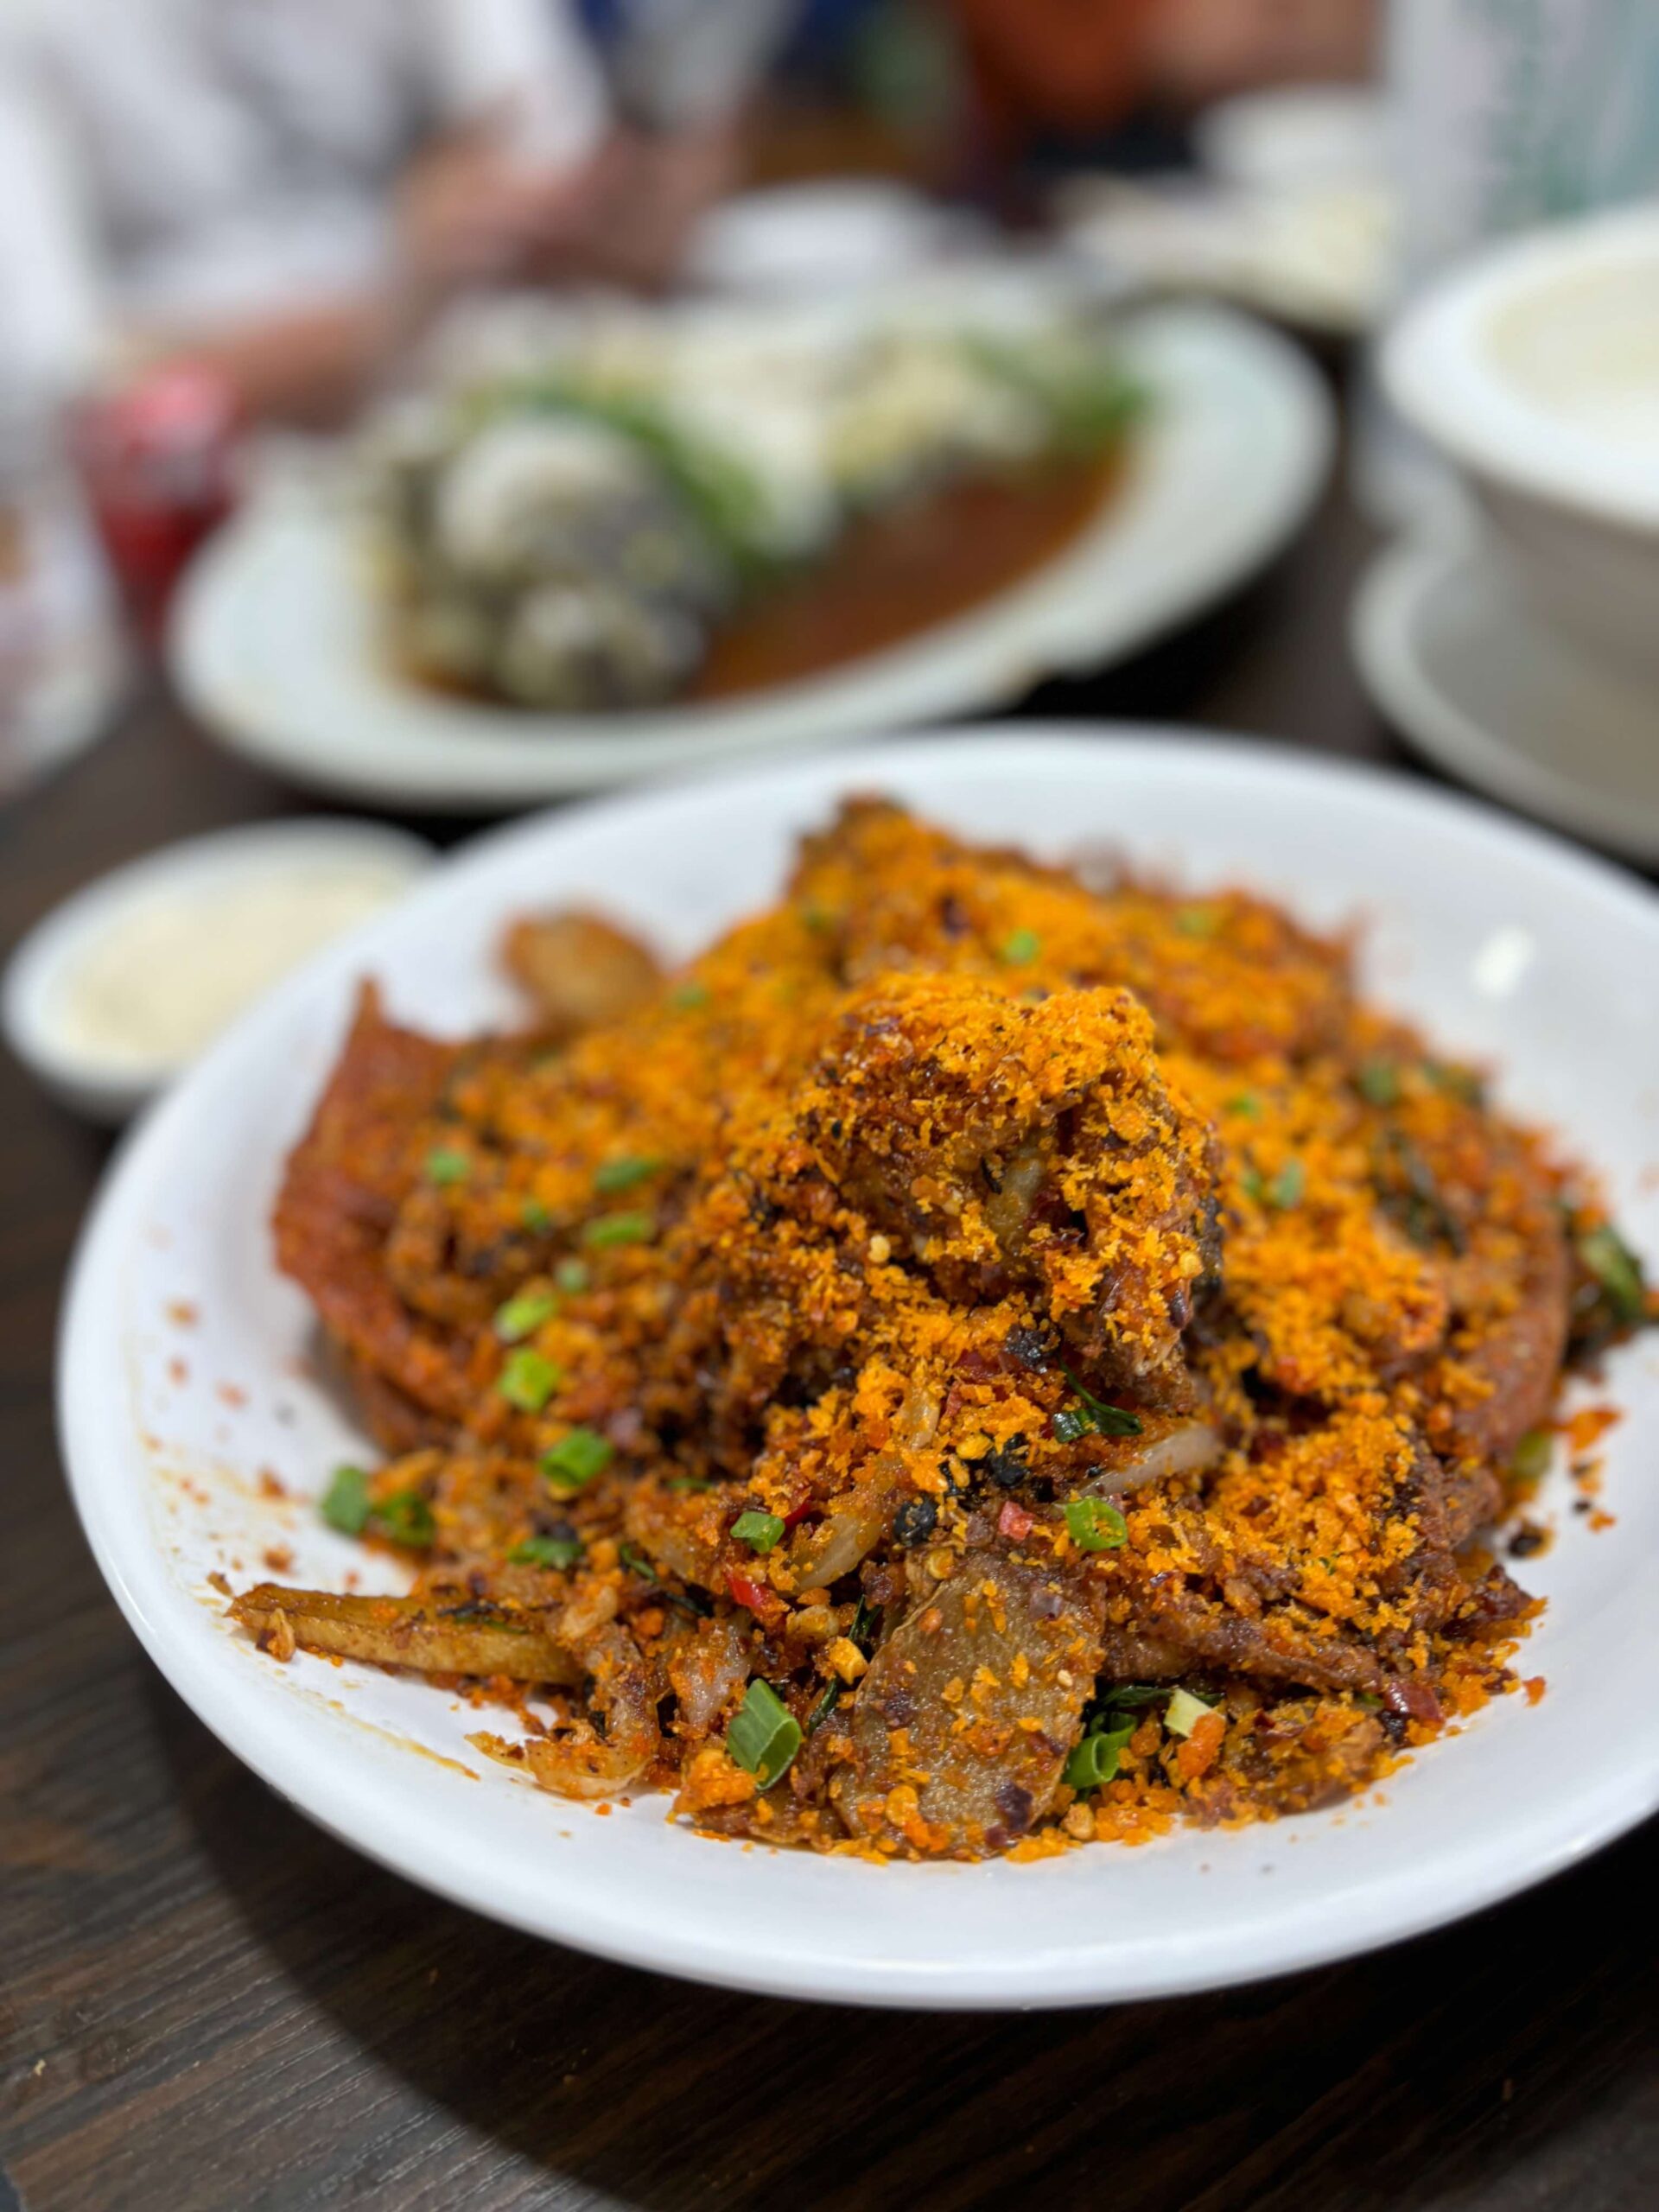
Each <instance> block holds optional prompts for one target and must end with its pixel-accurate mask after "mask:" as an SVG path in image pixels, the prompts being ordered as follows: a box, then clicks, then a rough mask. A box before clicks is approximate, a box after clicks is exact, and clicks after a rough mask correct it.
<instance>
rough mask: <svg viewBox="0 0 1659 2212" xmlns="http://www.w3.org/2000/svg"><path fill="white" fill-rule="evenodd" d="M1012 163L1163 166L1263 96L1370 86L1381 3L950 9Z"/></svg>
mask: <svg viewBox="0 0 1659 2212" xmlns="http://www.w3.org/2000/svg"><path fill="white" fill-rule="evenodd" d="M941 4H942V5H943V6H944V8H945V10H947V12H948V13H949V14H950V16H951V17H952V18H953V19H954V21H955V22H956V24H957V28H958V30H959V32H960V35H961V37H962V41H963V50H964V55H965V59H966V60H967V63H968V67H969V76H970V80H971V83H972V85H973V87H974V91H975V92H976V96H977V101H978V105H979V108H980V112H981V117H982V125H983V128H984V130H985V132H986V135H987V137H988V140H989V143H990V147H991V150H992V152H993V154H994V155H995V156H997V157H999V158H1000V159H1001V161H1003V162H1017V161H1018V160H1020V158H1022V157H1035V158H1036V159H1038V160H1039V161H1040V162H1045V163H1052V162H1057V161H1059V162H1063V161H1065V159H1067V158H1068V157H1069V158H1071V159H1077V160H1100V159H1102V158H1105V159H1111V158H1113V157H1114V156H1117V157H1119V158H1121V159H1122V160H1123V161H1124V162H1126V163H1127V164H1128V165H1130V166H1147V165H1160V164H1162V163H1165V162H1168V161H1170V160H1171V159H1172V158H1173V157H1174V156H1176V155H1177V154H1178V153H1179V151H1180V132H1181V128H1182V126H1183V124H1184V123H1185V118H1187V117H1189V116H1190V115H1192V113H1193V112H1194V111H1196V110H1198V108H1201V107H1203V106H1205V105H1208V104H1209V103H1210V102H1211V101H1212V100H1216V99H1223V98H1224V97H1225V96H1226V95H1227V94H1229V93H1230V92H1243V91H1245V90H1247V89H1249V87H1250V86H1257V85H1279V84H1287V83H1292V82H1297V81H1317V80H1330V79H1345V78H1357V77H1362V76H1368V75H1369V74H1370V70H1371V65H1372V60H1373V49H1374V43H1375V38H1376V17H1377V7H1376V0H941Z"/></svg>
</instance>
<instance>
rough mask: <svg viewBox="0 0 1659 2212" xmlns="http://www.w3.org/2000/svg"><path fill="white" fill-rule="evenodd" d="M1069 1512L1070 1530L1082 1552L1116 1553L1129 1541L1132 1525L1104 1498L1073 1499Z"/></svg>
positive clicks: (1067, 1516)
mask: <svg viewBox="0 0 1659 2212" xmlns="http://www.w3.org/2000/svg"><path fill="white" fill-rule="evenodd" d="M1065 1525H1066V1529H1067V1531H1068V1533H1069V1534H1070V1535H1071V1541H1072V1542H1073V1543H1074V1544H1075V1545H1076V1546H1077V1549H1078V1550H1079V1551H1080V1552H1115V1551H1116V1550H1117V1549H1118V1548H1119V1547H1120V1546H1121V1545H1122V1544H1124V1543H1126V1542H1127V1541H1128V1534H1129V1524H1128V1522H1127V1521H1126V1520H1125V1519H1124V1518H1123V1516H1122V1514H1121V1513H1120V1512H1119V1511H1118V1510H1117V1508H1116V1506H1115V1505H1113V1504H1111V1503H1109V1501H1108V1500H1107V1499H1105V1498H1103V1497H1074V1498H1071V1499H1069V1500H1068V1501H1067V1503H1066V1505H1065Z"/></svg>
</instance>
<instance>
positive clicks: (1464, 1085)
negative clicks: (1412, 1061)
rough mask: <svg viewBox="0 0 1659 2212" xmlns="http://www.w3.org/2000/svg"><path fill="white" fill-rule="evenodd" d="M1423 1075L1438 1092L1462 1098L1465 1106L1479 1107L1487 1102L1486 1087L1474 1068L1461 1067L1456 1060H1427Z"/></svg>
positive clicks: (1424, 1063)
mask: <svg viewBox="0 0 1659 2212" xmlns="http://www.w3.org/2000/svg"><path fill="white" fill-rule="evenodd" d="M1423 1073H1424V1074H1425V1075H1426V1076H1427V1078H1428V1080H1429V1081H1430V1082H1431V1083H1432V1084H1433V1086H1434V1088H1435V1090H1444V1091H1447V1092H1449V1093H1450V1094H1451V1096H1452V1097H1453V1098H1461V1099H1462V1101H1463V1103H1464V1104H1465V1106H1479V1105H1481V1104H1482V1103H1484V1100H1485V1096H1486V1085H1485V1084H1484V1082H1483V1081H1482V1080H1481V1077H1479V1075H1478V1074H1477V1072H1476V1071H1475V1070H1474V1069H1473V1068H1463V1067H1459V1065H1457V1063H1456V1061H1455V1060H1425V1061H1424V1062H1423Z"/></svg>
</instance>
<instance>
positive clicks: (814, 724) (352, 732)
mask: <svg viewBox="0 0 1659 2212" xmlns="http://www.w3.org/2000/svg"><path fill="white" fill-rule="evenodd" d="M1119 345H1120V350H1121V351H1122V354H1123V357H1124V359H1125V360H1126V363H1127V364H1128V366H1129V368H1130V369H1131V370H1132V371H1133V372H1135V373H1136V374H1137V375H1139V376H1140V377H1141V378H1142V379H1143V380H1144V381H1145V382H1146V384H1147V385H1148V386H1149V388H1150V390H1151V391H1152V394H1153V399H1154V404H1153V408H1152V410H1151V411H1150V413H1149V416H1148V418H1147V423H1146V424H1145V425H1144V427H1143V428H1142V429H1141V433H1140V434H1139V435H1138V437H1137V440H1136V442H1135V447H1134V449H1133V454H1132V457H1131V460H1130V463H1129V466H1128V470H1127V472H1126V476H1125V480H1124V482H1123V485H1122V488H1121V489H1120V491H1119V492H1118V493H1117V494H1116V496H1115V497H1114V498H1112V499H1109V500H1108V501H1107V502H1106V503H1105V504H1104V505H1103V507H1102V509H1101V512H1100V514H1099V517H1098V518H1097V519H1096V521H1095V522H1093V523H1091V524H1090V526H1089V527H1088V529H1087V530H1086V531H1084V534H1083V536H1082V537H1080V538H1077V539H1076V540H1074V541H1073V542H1072V543H1071V545H1069V546H1068V547H1067V548H1066V549H1065V551H1064V552H1063V553H1061V554H1059V555H1058V556H1057V557H1056V558H1055V559H1054V560H1053V561H1052V562H1051V563H1048V564H1047V565H1046V567H1045V568H1043V569H1040V570H1039V572H1038V573H1037V574H1036V575H1034V576H1032V577H1029V578H1027V579H1026V580H1024V581H1022V582H1020V583H1019V584H1017V585H1014V586H1013V587H1011V588H1009V589H1008V590H1007V591H1005V592H1003V593H1001V594H999V595H998V596H997V597H996V598H995V599H992V600H990V601H987V602H985V603H984V604H983V605H982V606H980V607H976V608H975V609H973V610H972V611H971V612H970V613H966V614H963V615H962V616H960V617H958V618H957V619H955V620H950V621H948V622H944V623H941V624H939V625H938V626H937V627H935V628H931V629H929V630H926V631H923V632H918V634H917V635H916V636H915V637H914V638H912V639H906V641H905V642H904V643H903V644H902V645H897V646H894V647H893V648H891V649H889V650H887V651H885V652H877V653H872V654H870V655H868V657H867V658H862V659H860V660H857V661H855V662H851V663H849V664H847V665H846V666H845V667H844V668H841V669H837V670H835V671H831V672H830V673H829V674H826V675H823V676H820V677H812V678H810V679H808V680H806V681H804V682H801V683H791V684H786V685H780V686H779V687H778V688H776V689H775V690H766V691H764V692H756V693H753V694H752V695H750V696H747V697H744V698H741V699H735V700H731V701H724V700H721V701H714V702H697V703H689V704H686V705H683V706H669V707H664V708H658V709H651V710H649V711H646V712H626V713H613V714H606V715H546V714H537V713H536V712H534V711H531V710H528V709H522V708H515V707H507V706H499V707H497V706H492V705H489V704H486V703H481V702H474V701H470V700H465V699H460V698H451V697H446V696H443V695H442V693H440V692H437V691H435V690H423V689H422V688H421V687H420V686H419V685H418V684H417V683H414V682H412V681H411V680H410V678H409V677H405V676H404V675H403V674H402V673H401V672H400V671H398V670H397V667H396V665H395V664H394V663H393V662H392V660H391V656H390V654H389V653H388V652H387V650H386V645H385V635H384V622H383V617H382V613H381V610H380V608H379V607H378V604H377V602H376V600H375V598H374V595H373V593H372V586H371V582H370V578H369V575H368V573H367V563H366V562H365V558H364V556H363V551H362V548H361V546H360V544H359V539H358V535H357V525H356V524H355V523H354V522H353V520H352V518H350V517H349V516H347V515H346V514H345V513H343V512H340V511H339V510H338V508H337V507H335V506H334V505H331V503H330V502H329V501H328V500H327V498H326V497H324V496H322V495H321V494H320V493H317V492H315V491H312V492H305V491H302V490H296V491H289V492H287V493H276V492H272V493H267V494H265V495H264V496H263V497H259V498H256V499H255V500H254V501H253V502H252V504H251V506H250V507H249V508H248V510H247V511H246V512H245V513H244V514H243V515H242V516H241V517H240V518H238V520H237V521H236V522H235V523H234V524H232V526H231V527H230V528H229V529H228V530H226V531H224V532H223V533H222V534H221V535H220V536H219V537H217V538H216V539H215V540H214V541H213V543H212V544H211V545H210V546H209V547H208V548H207V551H206V553H205V554H204V556H202V558H201V560H200V562H199V563H197V565H196V567H195V568H194V570H193V571H192V573H191V575H190V576H189V577H188V580H187V583H186V586H185V589H184V591H183V593H182V594H181V601H180V606H179V610H178V614H177V618H176V620H175V625H174V629H173V635H172V640H171V659H172V667H173V673H174V677H175V681H176V683H177V684H178V686H179V689H180V690H181V693H182V694H183V696H184V697H185V699H186V700H187V701H188V703H189V705H190V706H191V708H192V709H194V712H195V713H196V714H197V715H200V717H201V719H202V721H204V722H206V723H207V726H208V728H210V729H211V730H213V732H214V733H215V734H217V735H218V736H219V738H220V740H221V741H223V742H224V743H225V744H226V745H227V746H229V747H231V748H232V750H233V751H235V752H238V753H244V754H246V755H247V756H248V757H249V758H251V759H253V760H257V761H259V762H261V763H262V764H263V765H264V766H266V767H269V768H270V769H272V770H274V771H275V772H277V773H278V774H280V775H282V776H284V777H286V778H287V779H289V781H291V782H294V783H298V784H303V785H309V786H311V787H312V788H314V789H316V790H320V791H330V792H334V793H338V794H340V795H343V796H346V797H350V798H357V799H366V800H370V801H374V802H378V803H380V804H386V805H391V806H397V807H401V808H432V809H440V810H477V811H499V810H505V809H508V808H512V807H520V806H530V805H533V804H536V803H537V802H538V801H540V800H543V799H548V798H556V797H558V796H560V795H561V794H563V793H566V792H569V791H590V790H594V789H598V788H601V787H602V786H604V785H612V784H620V783H627V782H632V781H635V780H637V779H642V778H647V777H652V776H659V775H662V774H664V773H665V772H671V771H677V770H681V769H689V768H696V767H701V766H709V765H710V764H713V763H715V762H719V761H735V760H742V759H745V758H748V757H751V756H753V755H755V754H758V753H783V752H792V751H798V750H802V749H804V748H807V747H818V746H823V745H827V744H835V743H839V742H843V741H848V740H850V739H854V738H858V737H861V736H864V735H865V734H868V732H869V731H870V730H872V729H882V728H887V729H898V728H906V727H908V726H913V725H914V724H916V723H918V722H925V721H934V720H940V719H943V718H944V717H945V716H947V715H963V714H977V713H983V712H988V711H990V710H992V709H996V708H998V707H1002V706H1006V705H1007V704H1009V703H1010V702H1013V701H1014V700H1016V699H1018V698H1020V696H1022V695H1023V694H1025V693H1026V692H1027V691H1028V690H1031V689H1032V688H1033V686H1034V685H1035V684H1037V683H1039V682H1041V681H1042V679H1043V678H1045V677H1051V676H1060V675H1081V674H1085V673H1089V672H1091V671H1097V670H1100V669H1103V668H1105V667H1107V666H1109V665H1110V664H1112V663H1114V662H1116V661H1120V660H1123V659H1125V658H1128V656H1129V655H1131V654H1132V653H1135V652H1139V651H1140V650H1141V648H1142V647H1144V646H1146V645H1150V644H1152V643H1153V642H1154V640H1155V639H1158V638H1160V637H1162V636H1164V635H1166V633H1167V632H1170V631H1172V630H1173V629H1175V628H1177V627H1178V626H1179V625H1180V624H1181V623H1183V622H1185V621H1186V620H1190V619H1191V618H1192V616H1194V615H1195V614H1197V613H1199V612H1200V611H1201V610H1202V609H1203V608H1204V607H1206V606H1208V605H1210V604H1211V603H1212V602H1214V601H1217V599H1219V598H1221V597H1222V596H1223V595H1224V594H1225V593H1226V592H1228V591H1229V590H1230V589H1231V588H1234V587H1235V586H1236V585H1237V584H1239V583H1241V582H1243V581H1244V579H1245V578H1246V577H1248V576H1249V575H1251V574H1252V573H1253V572H1254V571H1255V570H1256V569H1259V568H1260V567H1261V566H1262V564H1263V563H1265V562H1266V561H1267V560H1268V558H1269V557H1270V556H1272V555H1273V554H1274V552H1276V551H1277V550H1279V548H1280V547H1281V545H1282V544H1283V543H1285V542H1286V540H1287V538H1288V537H1290V536H1291V535H1292V534H1293V532H1294V531H1295V530H1296V528H1297V527H1298V525H1299V524H1300V523H1301V521H1302V520H1303V518H1304V517H1305V516H1306V512H1307V510H1308V508H1309V507H1310V505H1312V503H1313V499H1314V498H1315V497H1316V496H1317V494H1318V492H1319V486H1320V485H1321V483H1322V482H1323V480H1324V478H1325V472H1326V469H1327V467H1328V465H1329V461H1330V454H1331V448H1332V410H1331V405H1330V402H1329V400H1328V398H1327V397H1326V396H1325V389H1324V386H1323V385H1322V384H1321V383H1320V382H1319V378H1317V376H1316V375H1315V374H1314V372H1313V371H1312V370H1311V369H1310V368H1309V367H1308V366H1307V365H1306V363H1305V362H1304V361H1303V359H1301V357H1300V354H1299V353H1296V351H1295V350H1294V348H1293V347H1292V346H1289V345H1288V344H1287V343H1286V342H1285V341H1284V340H1281V339H1279V338H1277V337H1275V336H1274V334H1272V333H1271V332H1270V331H1268V330H1266V329H1264V328H1262V327H1261V326H1260V325H1259V324H1256V323H1253V322H1251V321H1248V320H1247V319H1246V318H1244V317H1243V316H1241V315H1233V314H1231V313H1230V312H1228V311H1227V310H1225V309H1222V308H1210V307H1171V308H1158V309H1155V310H1152V311H1149V312H1147V313H1145V314H1143V315H1139V316H1136V317H1135V318H1133V319H1132V320H1130V321H1128V322H1127V323H1126V324H1125V326H1124V327H1123V329H1122V334H1121V337H1120V340H1119Z"/></svg>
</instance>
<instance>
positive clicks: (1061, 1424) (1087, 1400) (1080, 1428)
mask: <svg viewBox="0 0 1659 2212" xmlns="http://www.w3.org/2000/svg"><path fill="white" fill-rule="evenodd" d="M1060 1372H1061V1373H1062V1374H1063V1375H1064V1376H1065V1379H1066V1381H1067V1382H1068V1383H1070V1384H1071V1388H1072V1389H1074V1390H1075V1391H1076V1392H1077V1404H1076V1405H1073V1406H1064V1407H1062V1408H1061V1409H1060V1411H1059V1412H1058V1413H1057V1414H1055V1416H1054V1433H1055V1435H1056V1436H1057V1437H1058V1439H1059V1440H1060V1442H1061V1443H1062V1444H1075V1443H1076V1442H1077V1439H1078V1438H1079V1437H1080V1436H1089V1435H1095V1436H1139V1435H1140V1433H1141V1417H1140V1415H1139V1414H1132V1413H1129V1412H1128V1410H1127V1409H1126V1408H1124V1407H1122V1406H1109V1405H1108V1404H1107V1403H1106V1402H1105V1400H1104V1399H1103V1398H1097V1397H1096V1396H1095V1395H1094V1393H1093V1392H1092V1391H1090V1390H1086V1389H1084V1386H1083V1384H1082V1383H1079V1382H1078V1380H1077V1376H1075V1375H1074V1374H1073V1373H1072V1372H1071V1369H1070V1368H1069V1367H1065V1366H1062V1368H1061V1370H1060Z"/></svg>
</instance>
